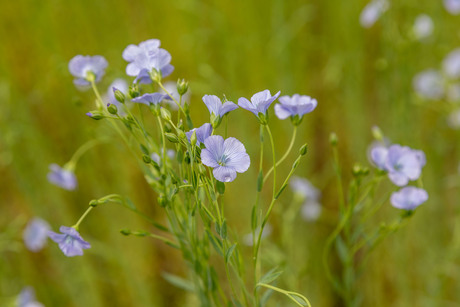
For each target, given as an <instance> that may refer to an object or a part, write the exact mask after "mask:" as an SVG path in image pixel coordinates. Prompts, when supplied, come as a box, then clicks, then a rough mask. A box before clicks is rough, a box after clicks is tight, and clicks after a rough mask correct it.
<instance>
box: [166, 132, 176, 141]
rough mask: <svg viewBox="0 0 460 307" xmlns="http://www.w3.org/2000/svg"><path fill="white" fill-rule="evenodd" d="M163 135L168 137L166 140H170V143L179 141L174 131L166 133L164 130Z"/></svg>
mask: <svg viewBox="0 0 460 307" xmlns="http://www.w3.org/2000/svg"><path fill="white" fill-rule="evenodd" d="M165 137H166V138H167V139H168V141H170V142H171V143H179V138H178V137H177V135H175V134H174V133H168V132H166V133H165Z"/></svg>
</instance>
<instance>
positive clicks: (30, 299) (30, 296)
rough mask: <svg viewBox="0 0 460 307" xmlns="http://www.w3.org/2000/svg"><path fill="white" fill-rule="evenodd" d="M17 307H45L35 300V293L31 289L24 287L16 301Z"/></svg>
mask: <svg viewBox="0 0 460 307" xmlns="http://www.w3.org/2000/svg"><path fill="white" fill-rule="evenodd" d="M16 305H17V307H45V305H43V304H42V303H39V302H38V301H37V300H36V299H35V291H34V289H33V288H32V287H25V288H23V289H22V290H21V293H19V295H18V297H17V299H16Z"/></svg>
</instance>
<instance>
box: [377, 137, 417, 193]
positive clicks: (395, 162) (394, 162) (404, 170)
mask: <svg viewBox="0 0 460 307" xmlns="http://www.w3.org/2000/svg"><path fill="white" fill-rule="evenodd" d="M387 155H388V156H387V158H386V163H385V168H386V170H387V171H388V177H389V178H390V180H391V181H392V182H393V183H394V184H396V185H397V186H400V187H402V186H405V185H406V184H407V183H408V182H409V180H417V179H418V178H419V177H420V174H421V173H422V168H423V167H424V166H425V163H426V160H425V154H424V153H423V151H421V150H413V149H410V148H409V147H407V146H401V145H397V144H396V145H391V146H390V148H388V154H387Z"/></svg>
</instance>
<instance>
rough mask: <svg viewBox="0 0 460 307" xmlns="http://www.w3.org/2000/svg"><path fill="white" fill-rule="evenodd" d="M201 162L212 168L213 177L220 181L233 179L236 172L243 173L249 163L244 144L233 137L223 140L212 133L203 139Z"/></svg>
mask: <svg viewBox="0 0 460 307" xmlns="http://www.w3.org/2000/svg"><path fill="white" fill-rule="evenodd" d="M204 146H205V147H206V148H204V149H203V150H202V151H201V162H202V163H203V164H204V165H206V166H209V167H212V168H214V170H213V174H214V177H215V178H216V179H217V180H219V181H221V182H230V181H233V180H235V178H236V173H237V172H238V173H244V172H245V171H247V170H248V168H249V165H250V163H251V161H250V159H249V155H248V154H247V153H246V149H245V148H244V145H243V144H242V143H241V142H240V141H238V140H237V139H235V138H232V137H230V138H228V139H226V140H224V138H223V137H221V136H220V135H212V136H210V137H208V138H207V139H206V140H204Z"/></svg>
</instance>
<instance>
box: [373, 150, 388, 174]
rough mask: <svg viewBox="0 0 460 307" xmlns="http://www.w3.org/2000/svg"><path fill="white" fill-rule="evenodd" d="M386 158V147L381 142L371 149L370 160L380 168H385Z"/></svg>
mask: <svg viewBox="0 0 460 307" xmlns="http://www.w3.org/2000/svg"><path fill="white" fill-rule="evenodd" d="M387 158H388V148H386V147H385V146H384V145H383V144H382V145H380V146H375V147H373V148H372V149H371V159H372V160H371V161H372V162H373V163H374V164H375V165H376V166H377V168H379V169H381V170H385V171H386V170H387V167H386V163H387Z"/></svg>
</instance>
